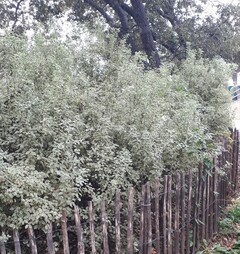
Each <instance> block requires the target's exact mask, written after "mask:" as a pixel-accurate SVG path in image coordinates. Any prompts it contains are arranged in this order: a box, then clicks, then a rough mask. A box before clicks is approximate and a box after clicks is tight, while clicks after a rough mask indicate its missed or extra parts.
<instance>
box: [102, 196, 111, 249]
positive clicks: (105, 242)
mask: <svg viewBox="0 0 240 254" xmlns="http://www.w3.org/2000/svg"><path fill="white" fill-rule="evenodd" d="M101 217H102V237H103V254H109V245H108V231H107V213H106V205H105V201H102V202H101Z"/></svg>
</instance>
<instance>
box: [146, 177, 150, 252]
mask: <svg viewBox="0 0 240 254" xmlns="http://www.w3.org/2000/svg"><path fill="white" fill-rule="evenodd" d="M145 204H146V206H147V208H146V225H147V231H148V232H147V254H151V253H152V215H151V191H150V183H149V182H147V183H146V202H145Z"/></svg>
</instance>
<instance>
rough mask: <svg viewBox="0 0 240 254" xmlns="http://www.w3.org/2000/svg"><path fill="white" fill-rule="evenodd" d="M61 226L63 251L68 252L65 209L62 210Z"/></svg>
mask: <svg viewBox="0 0 240 254" xmlns="http://www.w3.org/2000/svg"><path fill="white" fill-rule="evenodd" d="M61 227H62V238H63V253H64V254H69V253H70V250H69V243H68V232H67V214H66V211H65V210H63V211H62V217H61Z"/></svg>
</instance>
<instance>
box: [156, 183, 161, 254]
mask: <svg viewBox="0 0 240 254" xmlns="http://www.w3.org/2000/svg"><path fill="white" fill-rule="evenodd" d="M154 192H155V231H156V253H161V248H160V223H159V217H160V210H159V181H158V180H157V179H156V180H155V183H154Z"/></svg>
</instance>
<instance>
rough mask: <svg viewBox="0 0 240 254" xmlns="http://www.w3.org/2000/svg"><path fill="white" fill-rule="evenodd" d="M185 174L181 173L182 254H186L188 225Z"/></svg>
mask: <svg viewBox="0 0 240 254" xmlns="http://www.w3.org/2000/svg"><path fill="white" fill-rule="evenodd" d="M185 191H186V190H185V174H184V173H181V252H180V253H181V254H185V253H186V252H185V245H186V243H185V240H186V229H185V227H186V223H185V214H186V211H185V201H186V200H185Z"/></svg>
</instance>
